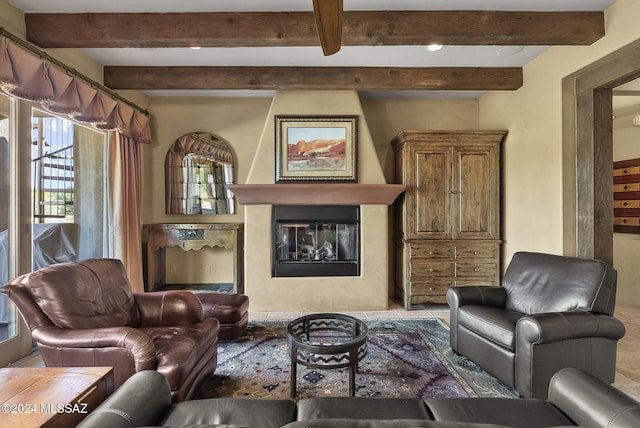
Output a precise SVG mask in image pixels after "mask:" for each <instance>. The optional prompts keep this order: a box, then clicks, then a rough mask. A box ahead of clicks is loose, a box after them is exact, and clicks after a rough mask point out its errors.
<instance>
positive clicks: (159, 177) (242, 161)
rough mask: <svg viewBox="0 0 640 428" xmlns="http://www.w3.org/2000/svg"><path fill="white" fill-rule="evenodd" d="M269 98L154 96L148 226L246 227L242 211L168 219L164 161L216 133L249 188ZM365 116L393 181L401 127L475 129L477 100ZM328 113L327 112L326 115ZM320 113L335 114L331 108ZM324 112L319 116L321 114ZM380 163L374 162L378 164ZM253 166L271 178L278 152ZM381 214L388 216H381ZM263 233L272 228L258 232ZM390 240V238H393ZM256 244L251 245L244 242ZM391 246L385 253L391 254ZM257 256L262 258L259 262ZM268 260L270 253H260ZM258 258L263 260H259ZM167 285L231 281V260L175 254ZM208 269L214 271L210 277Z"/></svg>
mask: <svg viewBox="0 0 640 428" xmlns="http://www.w3.org/2000/svg"><path fill="white" fill-rule="evenodd" d="M315 95H316V93H314V92H309V93H306V94H304V96H303V98H302V99H303V100H305V102H310V101H311V100H314V98H315ZM271 103H272V99H271V98H152V99H151V106H150V111H151V124H152V133H153V137H154V143H153V144H152V145H149V146H145V147H144V152H143V162H144V192H143V193H144V208H143V222H144V223H173V222H176V223H180V222H204V223H206V222H244V216H245V207H243V206H241V205H240V206H238V213H237V214H236V215H228V216H215V215H195V216H168V215H165V214H164V157H165V155H166V152H167V150H168V148H169V146H170V145H171V144H173V142H174V141H175V140H176V139H177V138H178V137H179V136H181V135H183V134H185V133H187V132H190V131H195V130H197V131H206V132H212V133H214V134H216V135H218V136H220V137H222V138H223V139H224V140H225V141H226V142H227V143H228V144H229V145H230V146H231V148H232V150H233V152H234V156H235V160H236V165H237V167H236V182H237V183H247V178H248V175H249V170H250V168H251V167H252V163H254V155H255V153H256V150H258V144H259V142H260V140H261V138H262V134H263V131H264V128H265V124H266V123H267V122H268V123H272V122H273V120H274V119H273V114H272V113H270V112H269V109H270V107H271ZM361 104H362V107H361V108H362V116H363V118H364V119H365V121H366V123H368V125H369V135H370V136H369V137H368V138H370V139H371V141H372V142H373V145H374V150H375V154H374V153H373V152H372V153H371V155H370V156H371V157H375V156H377V158H378V159H379V162H380V163H381V164H382V168H383V174H384V178H382V177H380V178H379V179H378V180H379V181H380V182H382V181H384V180H386V181H388V182H391V179H392V175H393V165H392V163H391V160H392V157H393V153H392V150H391V146H390V144H389V142H390V141H391V139H392V138H393V136H395V135H396V134H397V133H398V132H400V131H401V130H403V129H477V127H478V101H477V100H474V99H471V100H449V99H444V100H428V99H408V100H384V99H365V100H363V101H362V103H361ZM327 109H328V110H327ZM327 109H325V110H322V109H321V108H320V107H318V109H314V110H313V111H314V112H315V113H318V114H319V113H321V112H322V111H331V112H333V114H337V113H336V109H335V107H332V106H328V107H327ZM299 110H300V109H299V108H291V109H287V113H290V114H291V113H294V114H295V113H298V112H299ZM321 110H322V111H321ZM265 138H266V139H267V140H271V141H273V138H274V134H273V129H272V128H271V130H270V131H267V134H266V135H265ZM376 161H377V160H376ZM255 162H259V163H261V164H262V163H264V165H262V167H261V170H262V172H263V173H264V174H265V175H266V176H268V177H269V179H271V180H273V176H274V172H273V165H274V163H273V162H274V153H273V148H271V149H269V150H267V152H266V158H265V157H258V158H256V160H255ZM381 214H382V215H384V216H386V215H387V210H386V209H385V210H383V212H382V213H381ZM260 227H262V229H259V231H262V233H265V232H264V231H268V230H269V228H270V224H268V225H263V226H260ZM388 240H389V242H391V238H390V237H389V239H388ZM247 245H248V246H249V245H251V241H248V242H247ZM391 249H392V246H391V245H390V248H388V249H387V251H388V252H390V251H391ZM256 257H257V256H256ZM263 257H267V258H270V254H266V255H265V254H263ZM258 258H260V257H258ZM167 261H168V263H167V272H166V274H167V281H169V282H174V283H212V282H213V283H215V282H230V280H231V269H230V263H231V255H230V254H229V253H228V252H226V251H223V250H220V249H209V248H205V249H203V250H201V251H199V252H189V253H185V252H183V251H182V250H180V249H175V248H174V249H171V250H170V251H168V254H167ZM246 264H247V266H252V267H254V268H255V261H254V260H253V259H251V258H249V259H247V263H246ZM207 271H209V272H210V273H207Z"/></svg>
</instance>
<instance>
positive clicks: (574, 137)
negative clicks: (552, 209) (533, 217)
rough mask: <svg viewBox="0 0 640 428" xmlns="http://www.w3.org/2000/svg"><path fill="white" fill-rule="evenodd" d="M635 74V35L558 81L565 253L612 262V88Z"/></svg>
mask: <svg viewBox="0 0 640 428" xmlns="http://www.w3.org/2000/svg"><path fill="white" fill-rule="evenodd" d="M639 77H640V40H638V41H635V42H633V43H630V44H629V45H627V46H624V47H622V48H620V49H618V50H617V51H615V52H613V53H611V54H609V55H607V56H605V57H604V58H602V59H600V60H598V61H596V62H594V63H592V64H590V65H589V66H587V67H585V68H583V69H581V70H579V71H577V72H575V73H573V74H572V75H570V76H567V77H565V78H564V79H563V81H562V114H563V124H564V126H563V193H564V194H565V195H571V194H574V195H575V198H567V197H565V198H564V199H563V212H564V215H563V227H564V230H565V239H564V242H565V244H564V245H565V248H564V253H565V254H575V255H576V256H578V257H587V258H597V259H600V260H603V261H605V262H607V263H610V264H613V198H612V194H613V180H612V178H611V172H612V168H613V167H612V165H613V126H612V120H611V118H612V116H613V108H612V104H613V101H612V95H613V89H614V88H616V87H618V86H620V85H622V84H624V83H628V82H630V81H632V80H635V79H637V78H639Z"/></svg>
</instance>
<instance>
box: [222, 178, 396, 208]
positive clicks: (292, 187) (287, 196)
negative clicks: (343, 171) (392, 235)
mask: <svg viewBox="0 0 640 428" xmlns="http://www.w3.org/2000/svg"><path fill="white" fill-rule="evenodd" d="M227 187H228V188H229V190H231V191H232V192H233V193H234V195H235V196H236V200H237V201H238V203H239V204H243V205H252V204H255V205H258V204H271V205H366V204H377V205H391V204H393V201H395V199H396V198H397V197H398V195H399V194H400V193H402V192H403V191H404V189H405V186H404V185H402V184H359V183H280V184H230V185H227Z"/></svg>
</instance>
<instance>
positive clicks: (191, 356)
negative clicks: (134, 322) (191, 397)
mask: <svg viewBox="0 0 640 428" xmlns="http://www.w3.org/2000/svg"><path fill="white" fill-rule="evenodd" d="M217 324H218V323H217V321H216V320H213V319H208V320H204V321H202V322H201V323H198V324H193V325H188V326H178V327H144V328H140V330H141V331H143V332H144V333H146V334H147V335H149V337H150V338H151V340H152V341H153V344H154V346H155V349H156V356H157V358H158V368H157V370H158V372H160V373H162V374H163V375H165V377H166V378H167V380H168V381H169V385H170V386H171V390H172V391H173V390H175V389H177V388H179V387H180V386H181V385H182V383H183V382H184V380H185V379H187V377H188V376H189V374H190V372H191V370H193V368H194V367H196V366H197V363H198V361H199V360H200V359H201V358H202V357H203V356H204V355H206V354H207V349H209V348H210V347H211V345H212V344H213V343H216V342H217V341H218V333H219V328H218V326H217Z"/></svg>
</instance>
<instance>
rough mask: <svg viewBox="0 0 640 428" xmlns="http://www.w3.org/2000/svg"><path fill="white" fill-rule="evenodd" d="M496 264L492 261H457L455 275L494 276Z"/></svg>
mask: <svg viewBox="0 0 640 428" xmlns="http://www.w3.org/2000/svg"><path fill="white" fill-rule="evenodd" d="M496 272H497V266H496V264H495V263H494V262H488V263H487V262H481V261H473V260H469V261H458V262H456V277H467V276H469V277H471V276H473V277H475V276H488V277H495V275H496Z"/></svg>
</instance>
